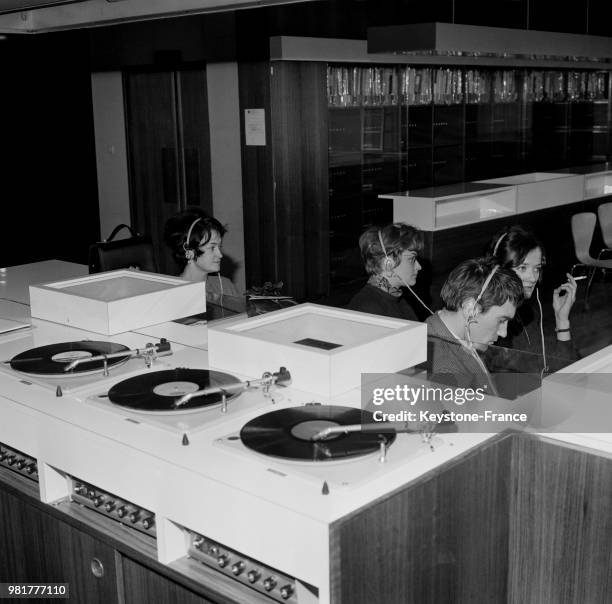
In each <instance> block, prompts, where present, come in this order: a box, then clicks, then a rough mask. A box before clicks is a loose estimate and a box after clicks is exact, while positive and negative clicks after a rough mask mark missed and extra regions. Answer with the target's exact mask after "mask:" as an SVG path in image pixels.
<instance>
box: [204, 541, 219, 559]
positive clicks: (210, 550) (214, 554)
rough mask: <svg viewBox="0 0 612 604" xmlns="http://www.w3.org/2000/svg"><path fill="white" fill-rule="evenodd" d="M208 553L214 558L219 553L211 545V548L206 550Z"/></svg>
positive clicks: (214, 546) (217, 549) (216, 548)
mask: <svg viewBox="0 0 612 604" xmlns="http://www.w3.org/2000/svg"><path fill="white" fill-rule="evenodd" d="M203 540H204V539H202V541H203ZM208 553H209V554H210V555H211V556H216V555H217V554H218V553H219V548H218V547H217V546H216V545H211V546H210V547H209V548H208Z"/></svg>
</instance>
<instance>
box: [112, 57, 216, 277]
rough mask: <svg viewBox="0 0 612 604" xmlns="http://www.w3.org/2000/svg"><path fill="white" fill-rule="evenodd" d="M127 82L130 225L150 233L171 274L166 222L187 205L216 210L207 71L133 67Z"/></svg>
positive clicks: (161, 263)
mask: <svg viewBox="0 0 612 604" xmlns="http://www.w3.org/2000/svg"><path fill="white" fill-rule="evenodd" d="M123 80H124V89H125V102H126V120H127V121H126V129H127V140H128V164H129V177H130V204H131V214H132V223H133V225H134V226H135V227H136V228H137V229H138V231H140V232H142V233H145V234H148V235H150V236H151V238H152V240H153V243H154V245H155V250H156V255H157V262H158V267H159V270H160V271H161V272H163V273H170V274H172V273H175V272H176V266H175V264H174V262H173V261H172V259H171V255H170V253H169V250H168V249H167V248H166V246H165V245H164V243H163V229H164V224H165V222H166V220H167V219H168V218H169V217H170V216H172V215H173V214H175V213H176V212H178V211H179V210H182V209H184V208H185V207H187V206H202V207H203V208H204V209H205V210H207V211H208V212H210V213H211V214H212V188H211V168H210V133H209V122H208V95H207V85H206V70H205V68H204V67H197V68H185V67H181V68H177V69H174V70H153V69H143V70H136V69H132V70H126V71H125V72H124V74H123Z"/></svg>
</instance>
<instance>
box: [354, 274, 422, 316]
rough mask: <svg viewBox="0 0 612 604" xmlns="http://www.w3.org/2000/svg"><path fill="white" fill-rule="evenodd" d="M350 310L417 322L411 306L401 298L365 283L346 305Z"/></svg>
mask: <svg viewBox="0 0 612 604" xmlns="http://www.w3.org/2000/svg"><path fill="white" fill-rule="evenodd" d="M348 308H350V309H351V310H359V311H361V312H369V313H372V314H374V315H383V316H385V317H393V318H394V319H406V320H407V321H418V318H417V316H416V314H415V312H414V310H412V306H410V304H408V302H406V300H404V298H403V297H396V296H392V295H391V294H388V293H387V292H385V291H383V290H382V289H380V288H379V287H375V286H374V285H370V284H369V283H366V284H365V285H364V286H363V287H362V288H361V289H360V290H359V291H358V292H357V293H356V294H355V295H354V296H353V298H352V299H351V301H350V302H349V303H348Z"/></svg>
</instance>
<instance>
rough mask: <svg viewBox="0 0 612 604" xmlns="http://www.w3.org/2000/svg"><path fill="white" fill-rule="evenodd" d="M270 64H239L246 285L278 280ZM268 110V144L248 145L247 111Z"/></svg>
mask: <svg viewBox="0 0 612 604" xmlns="http://www.w3.org/2000/svg"><path fill="white" fill-rule="evenodd" d="M269 73H270V66H269V63H268V62H266V61H261V62H241V63H239V64H238V81H239V99H240V140H241V149H242V199H243V216H244V250H245V273H246V285H247V288H248V287H251V286H253V285H261V284H262V283H264V282H265V281H276V280H277V279H278V269H277V265H276V262H277V261H276V257H277V244H276V232H277V226H276V215H275V210H274V186H273V178H272V146H271V144H270V140H269V138H270V75H269ZM257 108H260V109H264V110H265V112H266V136H267V140H266V145H265V146H261V147H259V146H248V147H247V146H246V145H245V140H244V110H245V109H257Z"/></svg>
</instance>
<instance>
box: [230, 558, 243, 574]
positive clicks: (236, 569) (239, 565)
mask: <svg viewBox="0 0 612 604" xmlns="http://www.w3.org/2000/svg"><path fill="white" fill-rule="evenodd" d="M243 570H244V562H243V561H242V560H238V562H236V564H234V565H233V566H232V573H233V574H234V575H235V576H236V577H237V576H238V575H239V574H240V573H241V572H242V571H243Z"/></svg>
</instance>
